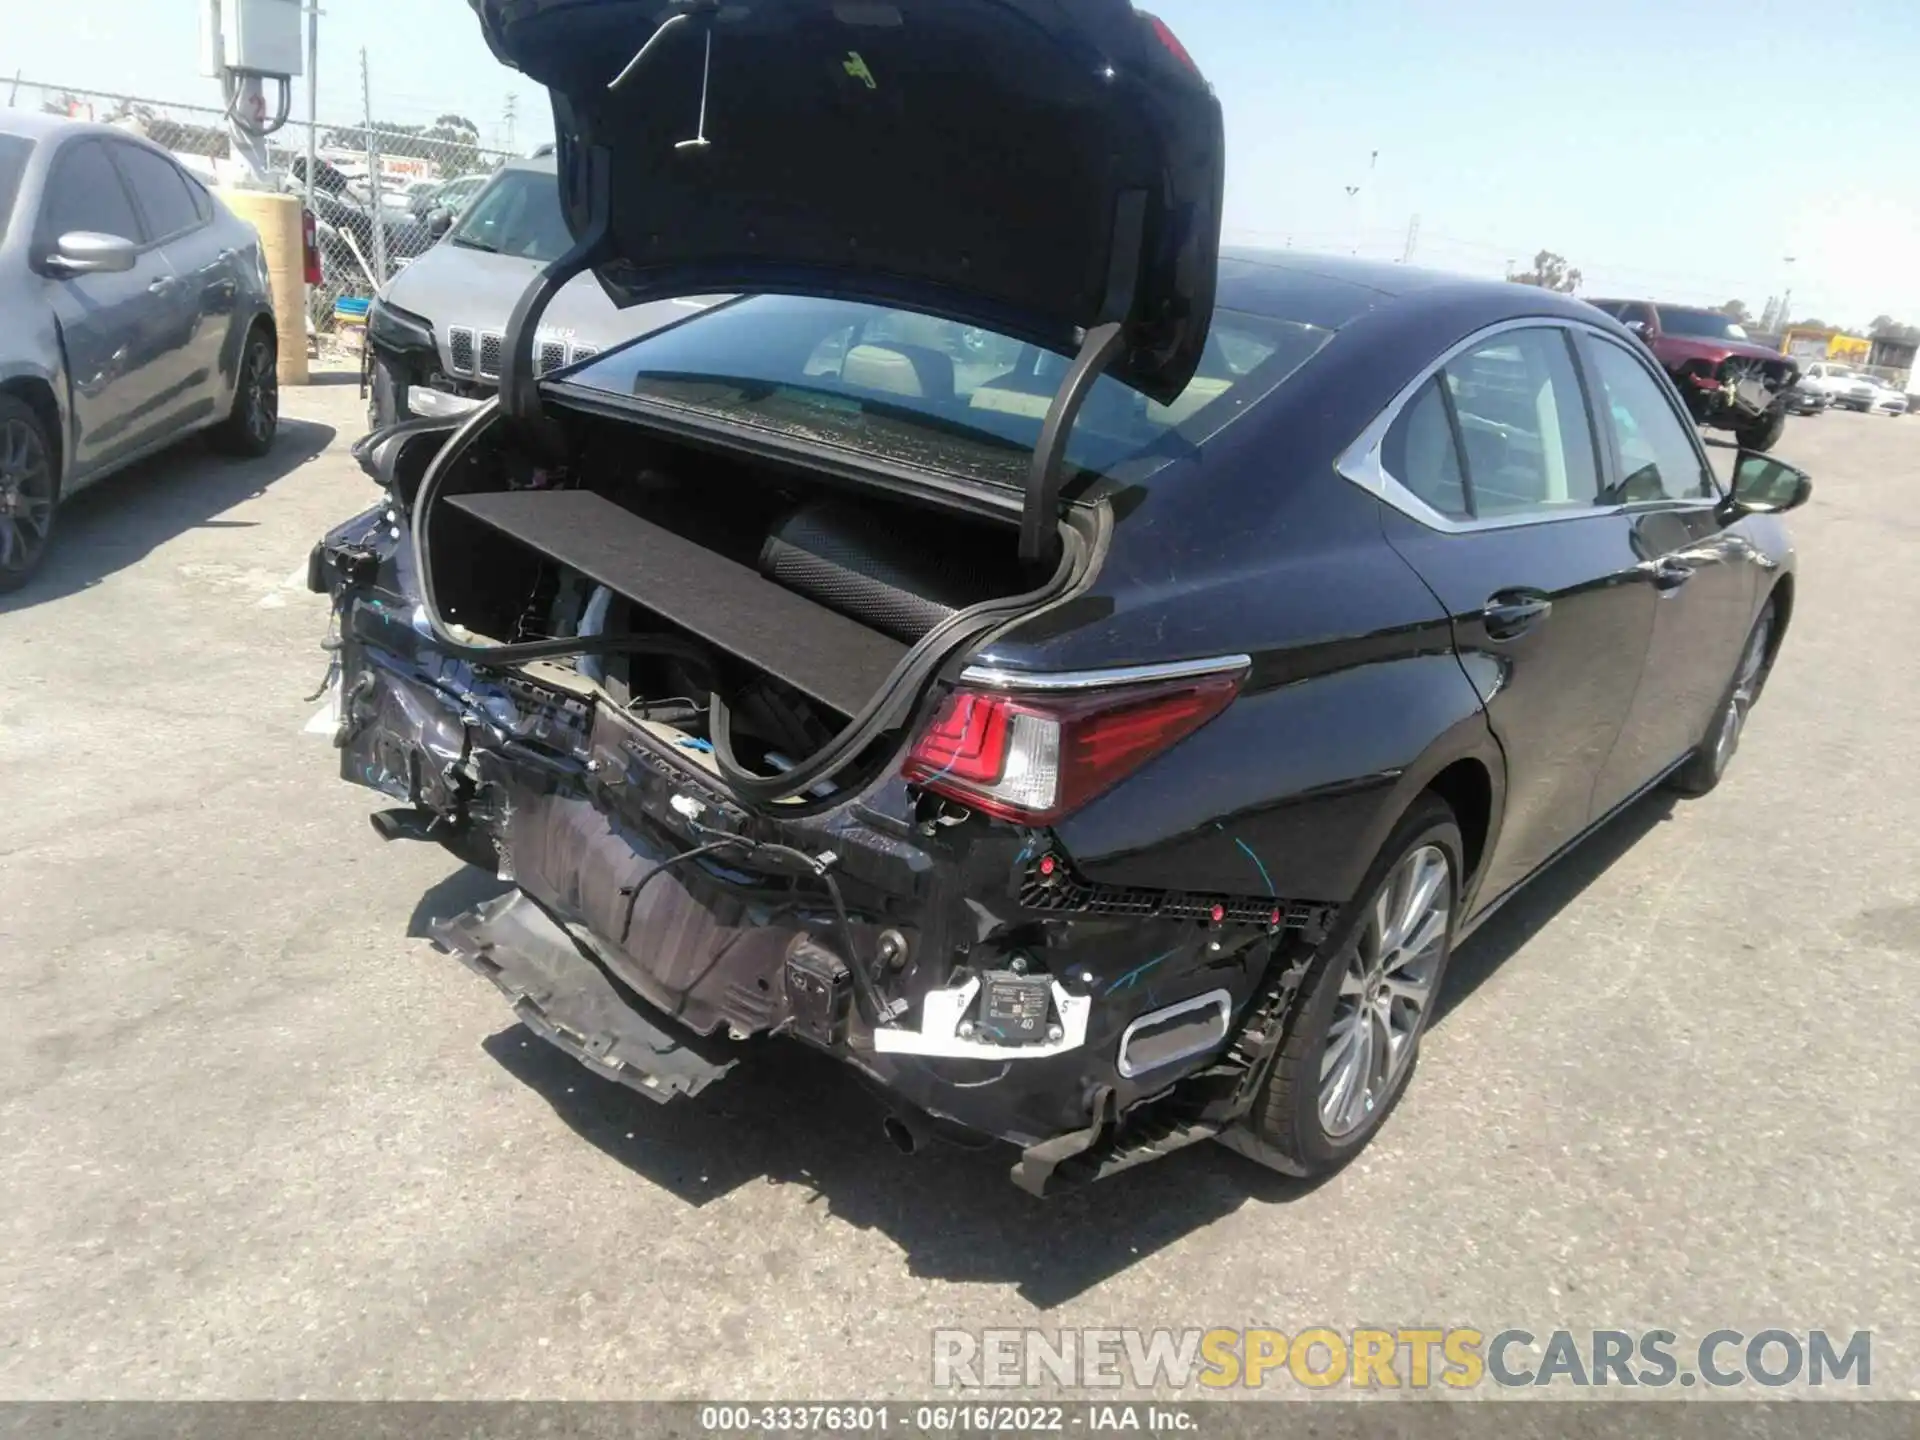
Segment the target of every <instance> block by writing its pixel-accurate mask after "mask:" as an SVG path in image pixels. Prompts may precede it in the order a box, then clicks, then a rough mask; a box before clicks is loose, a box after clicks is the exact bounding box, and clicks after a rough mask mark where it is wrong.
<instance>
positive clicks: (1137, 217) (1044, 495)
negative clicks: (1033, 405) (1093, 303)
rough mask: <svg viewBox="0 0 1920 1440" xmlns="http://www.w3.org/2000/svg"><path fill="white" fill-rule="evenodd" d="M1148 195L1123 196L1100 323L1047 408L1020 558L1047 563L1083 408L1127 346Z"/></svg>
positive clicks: (1035, 458) (1116, 217)
mask: <svg viewBox="0 0 1920 1440" xmlns="http://www.w3.org/2000/svg"><path fill="white" fill-rule="evenodd" d="M1146 227H1147V195H1146V192H1145V191H1144V190H1129V191H1127V192H1125V193H1124V194H1122V195H1121V196H1120V201H1119V204H1118V206H1117V207H1116V209H1115V212H1114V217H1113V248H1112V250H1111V252H1110V253H1111V260H1110V262H1109V267H1108V270H1107V293H1106V297H1105V299H1104V300H1103V301H1102V302H1101V305H1100V322H1099V323H1098V324H1097V325H1094V326H1092V327H1091V328H1090V329H1088V331H1087V332H1086V334H1085V336H1084V337H1083V338H1082V339H1081V341H1080V353H1079V354H1078V355H1076V356H1074V357H1073V364H1072V365H1071V366H1069V367H1068V369H1067V378H1066V379H1065V380H1064V381H1062V382H1061V385H1060V389H1059V391H1058V392H1057V393H1056V394H1055V395H1054V397H1053V403H1052V404H1051V405H1049V406H1048V407H1047V423H1046V425H1045V426H1043V427H1042V429H1041V431H1040V444H1039V446H1038V447H1037V448H1036V449H1035V450H1034V452H1033V468H1032V469H1031V470H1030V471H1028V473H1027V498H1026V503H1025V505H1024V506H1023V507H1022V508H1021V511H1020V558H1021V559H1022V560H1027V561H1036V560H1043V559H1045V558H1046V556H1047V552H1048V549H1049V546H1048V543H1047V539H1048V536H1050V535H1051V534H1052V533H1053V527H1054V522H1055V521H1056V520H1057V519H1058V518H1059V517H1058V516H1057V515H1056V514H1055V512H1056V511H1057V510H1058V508H1059V505H1060V476H1061V472H1062V471H1063V470H1064V469H1065V468H1066V463H1067V440H1068V438H1069V437H1070V436H1071V435H1072V434H1073V422H1074V421H1076V420H1078V419H1079V418H1080V407H1081V406H1083V405H1085V404H1086V403H1087V396H1089V395H1091V394H1092V393H1093V386H1094V382H1095V381H1097V380H1098V379H1099V378H1100V377H1101V376H1102V375H1104V374H1105V373H1106V371H1107V367H1108V366H1109V365H1111V364H1112V363H1113V362H1114V359H1115V357H1117V356H1118V355H1119V354H1120V352H1121V351H1122V350H1123V349H1125V348H1126V341H1127V321H1128V318H1129V317H1130V316H1131V315H1132V314H1133V308H1134V303H1135V301H1136V300H1137V299H1138V298H1139V294H1140V260H1141V253H1142V250H1143V247H1144V246H1145V244H1146Z"/></svg>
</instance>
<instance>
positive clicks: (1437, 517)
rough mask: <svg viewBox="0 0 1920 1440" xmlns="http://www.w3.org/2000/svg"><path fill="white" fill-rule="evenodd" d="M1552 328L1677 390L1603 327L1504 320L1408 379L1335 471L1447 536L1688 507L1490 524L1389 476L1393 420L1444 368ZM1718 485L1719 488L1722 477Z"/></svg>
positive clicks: (1534, 318) (1562, 514) (1607, 510)
mask: <svg viewBox="0 0 1920 1440" xmlns="http://www.w3.org/2000/svg"><path fill="white" fill-rule="evenodd" d="M1549 329H1551V330H1561V331H1576V330H1583V331H1587V332H1590V333H1591V334H1593V335H1596V336H1598V337H1599V338H1600V339H1602V340H1605V341H1608V342H1610V343H1611V344H1613V345H1615V346H1618V347H1619V348H1620V349H1621V350H1624V351H1626V352H1627V354H1629V355H1632V356H1633V358H1634V359H1636V360H1640V362H1641V365H1642V368H1644V369H1647V371H1648V373H1649V374H1650V375H1653V376H1655V378H1656V379H1658V380H1659V381H1661V382H1663V383H1665V384H1666V385H1667V386H1668V387H1669V388H1671V386H1672V381H1670V380H1668V379H1667V377H1666V375H1665V373H1664V372H1662V371H1656V370H1654V369H1652V368H1651V367H1648V366H1647V365H1646V362H1645V360H1644V359H1642V357H1640V356H1638V355H1634V352H1633V350H1632V348H1631V341H1623V340H1622V339H1621V337H1620V336H1618V335H1615V334H1611V333H1609V332H1608V331H1607V330H1606V329H1604V328H1603V327H1601V326H1599V325H1595V324H1593V323H1591V322H1589V321H1586V320H1575V319H1572V318H1570V317H1568V316H1563V315H1529V316H1525V317H1523V318H1521V319H1518V320H1502V321H1500V322H1499V323H1497V324H1494V325H1489V326H1487V327H1486V328H1485V329H1482V330H1476V331H1474V332H1473V334H1471V335H1469V336H1467V337H1466V339H1464V340H1461V341H1460V342H1458V343H1457V344H1455V345H1454V346H1452V347H1451V348H1450V349H1448V350H1446V351H1445V352H1444V353H1442V354H1441V355H1440V356H1438V357H1437V358H1436V359H1434V360H1433V362H1432V363H1431V364H1429V365H1428V366H1427V367H1426V368H1425V369H1424V370H1422V371H1421V372H1420V373H1419V374H1418V375H1416V376H1415V377H1414V378H1413V379H1412V380H1410V381H1408V382H1407V383H1406V385H1404V386H1403V387H1402V388H1401V390H1400V393H1399V394H1397V395H1395V396H1394V397H1393V399H1391V400H1389V401H1388V402H1387V404H1386V406H1385V408H1384V409H1382V410H1381V411H1380V413H1379V414H1378V415H1376V416H1374V417H1373V419H1372V421H1371V422H1369V424H1368V425H1367V428H1366V429H1364V430H1362V431H1361V432H1360V435H1359V437H1358V438H1357V439H1356V440H1354V442H1353V443H1352V444H1351V445H1349V446H1347V448H1346V449H1345V450H1343V451H1342V452H1341V453H1340V458H1339V459H1338V460H1336V461H1334V462H1333V468H1334V469H1335V470H1336V471H1338V472H1339V473H1340V475H1341V476H1342V477H1344V478H1345V479H1347V480H1349V481H1351V482H1352V483H1353V484H1355V485H1358V486H1359V487H1360V488H1361V489H1362V490H1365V491H1366V492H1367V493H1368V494H1369V495H1372V496H1373V497H1374V498H1375V499H1377V500H1380V501H1382V502H1384V503H1385V504H1388V505H1391V506H1392V507H1393V508H1394V509H1396V510H1398V511H1399V512H1400V513H1401V514H1402V515H1405V516H1407V517H1408V518H1409V519H1412V520H1417V521H1419V522H1420V523H1421V524H1422V525H1424V526H1426V527H1427V528H1428V529H1429V530H1439V531H1441V532H1443V533H1444V534H1448V535H1470V534H1473V533H1474V532H1476V531H1480V530H1511V529H1513V528H1515V527H1516V526H1520V525H1553V524H1557V523H1558V522H1560V521H1563V520H1591V519H1593V518H1594V516H1596V515H1618V514H1620V513H1621V512H1622V511H1623V510H1628V509H1636V510H1644V509H1652V508H1658V507H1660V506H1663V505H1676V504H1683V503H1685V502H1682V501H1673V500H1655V501H1647V502H1644V503H1642V504H1639V505H1635V506H1627V505H1593V506H1589V507H1587V508H1585V509H1578V510H1560V511H1554V512H1552V513H1550V514H1525V513H1523V514H1519V515H1500V516H1495V517H1494V518H1492V519H1487V520H1456V519H1454V518H1453V517H1452V516H1450V515H1442V514H1441V513H1440V512H1439V511H1438V510H1435V509H1434V508H1433V507H1432V506H1431V505H1429V504H1427V503H1426V501H1424V500H1422V499H1421V498H1420V497H1419V496H1418V495H1415V494H1414V493H1413V492H1412V491H1411V490H1409V489H1407V488H1406V487H1405V486H1404V485H1402V484H1401V483H1400V482H1399V481H1398V480H1396V479H1394V477H1393V476H1392V475H1390V474H1389V473H1388V472H1387V470H1386V467H1385V466H1383V465H1382V464H1381V463H1380V451H1381V448H1382V447H1383V446H1384V445H1385V443H1386V439H1387V431H1389V430H1391V429H1392V428H1393V423H1394V421H1396V420H1398V419H1399V418H1400V412H1401V411H1402V410H1404V409H1405V408H1406V406H1407V403H1408V402H1409V401H1411V400H1412V399H1413V397H1414V395H1415V394H1416V393H1417V392H1418V391H1419V390H1420V388H1421V387H1422V386H1423V385H1425V384H1426V383H1427V382H1428V381H1429V380H1431V379H1433V377H1434V376H1435V375H1437V374H1439V373H1440V371H1441V369H1442V368H1444V367H1445V366H1446V364H1447V363H1448V362H1449V361H1451V360H1453V359H1456V358H1457V357H1459V356H1461V355H1464V354H1465V353H1466V352H1467V351H1469V350H1471V349H1473V348H1474V347H1475V346H1476V345H1481V344H1484V343H1485V342H1486V341H1487V340H1489V339H1491V338H1492V337H1493V336H1495V335H1503V334H1505V333H1506V332H1507V331H1509V330H1549ZM1676 418H1678V419H1680V420H1681V423H1682V424H1683V425H1684V426H1685V428H1686V431H1687V433H1688V434H1689V435H1694V434H1695V429H1696V427H1695V426H1694V424H1693V422H1692V420H1690V419H1687V418H1685V415H1684V412H1682V413H1681V414H1679V415H1677V416H1676ZM1596 438H1598V437H1596ZM1694 450H1695V453H1696V454H1698V455H1699V457H1700V463H1701V465H1702V466H1703V467H1705V468H1706V469H1707V471H1708V472H1709V473H1711V472H1712V469H1713V467H1712V465H1711V464H1710V463H1709V461H1708V459H1707V456H1706V452H1705V451H1704V450H1702V449H1701V448H1700V443H1699V439H1698V436H1697V435H1695V440H1694ZM1603 453H1604V450H1603ZM1715 483H1716V484H1718V480H1717V479H1716V481H1715Z"/></svg>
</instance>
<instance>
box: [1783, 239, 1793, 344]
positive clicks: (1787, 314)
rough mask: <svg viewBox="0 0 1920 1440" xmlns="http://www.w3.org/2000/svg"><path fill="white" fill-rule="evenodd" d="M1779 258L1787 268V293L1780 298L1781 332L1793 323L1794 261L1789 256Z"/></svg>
mask: <svg viewBox="0 0 1920 1440" xmlns="http://www.w3.org/2000/svg"><path fill="white" fill-rule="evenodd" d="M1781 258H1782V259H1783V260H1785V262H1786V266H1787V291H1786V294H1784V295H1782V296H1781V297H1780V328H1781V329H1782V330H1785V329H1786V328H1787V326H1789V325H1791V324H1792V323H1793V261H1794V257H1793V256H1791V255H1786V256H1782V257H1781Z"/></svg>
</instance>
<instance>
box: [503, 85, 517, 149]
mask: <svg viewBox="0 0 1920 1440" xmlns="http://www.w3.org/2000/svg"><path fill="white" fill-rule="evenodd" d="M517 102H518V97H517V96H514V95H511V94H509V95H508V96H507V110H506V121H507V149H508V150H509V151H511V150H512V149H513V119H514V107H515V105H516V104H517Z"/></svg>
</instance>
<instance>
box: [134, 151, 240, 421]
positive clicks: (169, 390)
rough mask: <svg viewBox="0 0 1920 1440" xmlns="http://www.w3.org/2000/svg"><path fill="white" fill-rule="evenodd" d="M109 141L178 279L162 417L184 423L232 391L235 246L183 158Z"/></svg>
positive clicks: (169, 299) (172, 294)
mask: <svg viewBox="0 0 1920 1440" xmlns="http://www.w3.org/2000/svg"><path fill="white" fill-rule="evenodd" d="M107 149H108V151H109V153H111V154H112V156H113V159H114V163H115V164H116V165H118V166H119V168H120V173H121V175H122V176H123V177H124V178H125V180H126V182H127V188H128V189H129V190H131V191H132V192H133V198H134V203H135V204H137V205H138V206H139V207H140V214H141V218H142V219H143V220H144V221H145V223H146V230H147V234H148V235H149V236H151V237H152V240H153V243H154V244H156V245H157V246H158V247H159V249H160V253H161V254H162V255H163V256H165V258H166V262H167V268H168V271H169V275H170V279H171V283H170V284H169V285H167V286H166V287H165V288H164V289H163V290H162V292H161V298H162V299H163V300H164V302H165V305H166V310H167V318H166V322H165V326H166V342H165V344H166V351H167V358H166V362H165V370H164V371H163V372H162V374H161V375H160V376H159V377H158V378H159V379H160V380H161V384H160V386H159V387H158V393H157V397H156V398H157V407H156V411H155V418H156V419H157V420H160V421H161V422H163V423H165V424H169V425H175V426H179V427H181V428H185V427H187V426H190V425H195V424H198V423H200V422H203V421H207V420H211V419H213V418H214V416H215V415H216V414H218V413H219V412H220V410H221V409H223V408H224V403H225V401H226V399H227V396H226V395H225V394H224V393H223V391H224V390H225V388H226V387H225V385H224V383H223V377H222V374H221V359H222V356H223V353H224V352H225V350H226V348H227V346H228V342H229V340H230V339H231V338H233V337H232V336H231V331H232V329H233V316H234V300H235V296H236V294H237V286H236V285H235V283H234V269H233V266H234V261H235V256H236V252H235V251H234V250H233V249H232V248H230V247H229V246H228V245H227V243H226V241H225V239H224V238H223V236H222V233H221V231H220V229H219V228H218V227H216V226H215V225H214V224H213V223H212V221H213V217H214V209H213V202H212V199H211V198H210V197H209V196H208V195H207V194H206V192H205V191H204V190H201V189H200V187H199V185H198V184H197V183H196V182H194V181H191V180H189V179H188V178H187V177H186V176H185V175H184V174H183V173H182V172H181V170H180V167H179V166H177V165H175V164H174V163H173V162H172V161H171V160H169V159H167V157H166V156H164V155H161V154H159V153H158V152H156V151H153V150H150V149H148V148H147V147H145V146H143V145H135V144H132V143H129V142H123V141H108V142H107ZM196 192H197V193H196Z"/></svg>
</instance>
